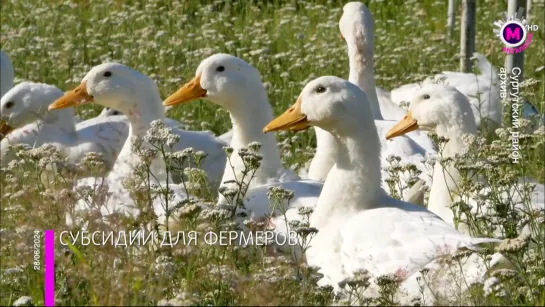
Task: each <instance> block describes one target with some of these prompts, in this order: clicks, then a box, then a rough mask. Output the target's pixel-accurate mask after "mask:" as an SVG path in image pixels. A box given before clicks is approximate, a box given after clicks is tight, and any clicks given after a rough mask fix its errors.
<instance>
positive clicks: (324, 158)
mask: <svg viewBox="0 0 545 307" xmlns="http://www.w3.org/2000/svg"><path fill="white" fill-rule="evenodd" d="M314 131H315V132H316V154H315V155H314V157H313V158H312V162H311V163H310V167H309V169H308V178H309V179H312V180H317V181H325V180H326V178H327V174H329V171H330V170H331V168H332V167H333V165H335V155H336V150H337V148H336V146H337V141H336V140H335V137H334V136H333V135H332V134H331V133H329V132H327V131H325V130H323V129H321V128H318V127H314Z"/></svg>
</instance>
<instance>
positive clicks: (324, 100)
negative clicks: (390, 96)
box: [263, 76, 373, 133]
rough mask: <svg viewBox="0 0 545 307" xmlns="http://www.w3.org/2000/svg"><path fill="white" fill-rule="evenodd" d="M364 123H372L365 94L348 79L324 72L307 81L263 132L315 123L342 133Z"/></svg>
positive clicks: (314, 124) (301, 127)
mask: <svg viewBox="0 0 545 307" xmlns="http://www.w3.org/2000/svg"><path fill="white" fill-rule="evenodd" d="M366 123H373V114H372V113H371V109H370V107H369V102H368V101H367V95H366V94H365V93H364V92H363V91H362V90H361V89H360V88H359V87H358V86H356V85H354V84H353V83H351V82H348V81H346V80H344V79H341V78H338V77H332V76H325V77H320V78H317V79H315V80H313V81H311V82H309V83H308V84H307V85H306V86H305V87H304V88H303V91H302V92H301V94H300V95H299V98H298V99H297V101H296V102H295V104H294V105H293V106H292V107H290V108H289V109H288V110H287V111H286V112H284V113H283V114H282V115H280V116H279V117H277V118H276V119H274V120H273V121H271V122H270V123H269V124H268V125H267V126H266V127H265V128H264V129H263V132H271V131H278V130H291V131H299V130H305V129H308V128H309V127H310V126H317V127H320V128H322V129H324V130H327V131H329V132H341V133H342V131H346V130H348V129H354V128H356V127H358V125H359V127H362V126H361V125H365V124H366ZM356 129H358V128H356Z"/></svg>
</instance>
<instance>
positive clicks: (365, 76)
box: [308, 37, 383, 181]
mask: <svg viewBox="0 0 545 307" xmlns="http://www.w3.org/2000/svg"><path fill="white" fill-rule="evenodd" d="M346 42H347V46H348V63H349V66H350V74H349V76H348V81H350V82H352V83H354V84H356V85H357V86H358V87H359V88H361V89H362V90H363V91H364V92H365V93H366V94H367V98H368V100H369V105H370V107H371V111H372V112H373V117H374V118H375V119H376V120H382V119H383V117H382V113H381V112H380V105H379V102H378V97H377V92H376V85H375V74H374V65H375V64H374V63H375V62H374V59H373V54H374V52H373V49H369V48H366V47H365V46H363V45H362V44H358V43H357V40H356V39H354V38H350V37H347V38H346ZM314 131H315V132H316V143H317V146H316V155H315V156H314V158H313V159H312V162H311V164H310V167H309V173H308V178H309V179H313V180H320V181H322V180H325V178H326V177H327V174H328V173H329V171H330V170H331V167H333V164H335V163H334V162H333V161H334V160H335V152H336V149H337V148H336V146H337V144H336V142H335V138H334V137H333V136H332V135H330V134H329V133H328V132H326V131H325V130H322V129H320V128H317V127H316V128H315V130H314Z"/></svg>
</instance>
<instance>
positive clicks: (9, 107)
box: [6, 101, 15, 109]
mask: <svg viewBox="0 0 545 307" xmlns="http://www.w3.org/2000/svg"><path fill="white" fill-rule="evenodd" d="M14 105H15V102H13V101H8V103H6V109H11V108H13V106H14Z"/></svg>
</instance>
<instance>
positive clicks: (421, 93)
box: [386, 84, 475, 139]
mask: <svg viewBox="0 0 545 307" xmlns="http://www.w3.org/2000/svg"><path fill="white" fill-rule="evenodd" d="M461 124H463V125H465V126H467V125H471V126H475V119H474V118H473V113H472V111H471V105H470V103H469V100H468V98H467V97H466V96H465V95H464V94H462V93H460V91H458V90H457V89H456V88H454V87H452V86H448V85H444V84H428V85H425V86H423V87H422V88H421V89H420V90H418V92H416V94H415V95H414V98H413V100H412V101H411V103H410V106H409V111H408V112H407V115H406V116H405V117H404V118H403V119H402V120H401V121H400V122H399V123H397V125H395V126H394V127H392V129H390V131H389V132H388V134H387V135H386V139H391V138H394V137H396V136H401V135H404V134H407V133H409V132H411V131H414V130H416V129H421V130H424V131H431V130H436V131H437V133H438V134H442V133H441V132H442V131H448V130H450V127H452V126H459V125H461Z"/></svg>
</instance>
